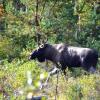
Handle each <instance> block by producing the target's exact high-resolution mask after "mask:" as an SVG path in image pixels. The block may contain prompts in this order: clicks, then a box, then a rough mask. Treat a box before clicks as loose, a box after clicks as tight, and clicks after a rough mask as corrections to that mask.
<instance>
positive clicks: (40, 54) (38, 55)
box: [29, 44, 47, 62]
mask: <svg viewBox="0 0 100 100" xmlns="http://www.w3.org/2000/svg"><path fill="white" fill-rule="evenodd" d="M46 47H47V44H43V45H40V46H39V48H38V49H36V50H34V51H33V52H32V54H31V55H30V57H29V59H30V60H35V59H37V60H38V61H39V62H44V61H45V59H46V58H45V51H46Z"/></svg>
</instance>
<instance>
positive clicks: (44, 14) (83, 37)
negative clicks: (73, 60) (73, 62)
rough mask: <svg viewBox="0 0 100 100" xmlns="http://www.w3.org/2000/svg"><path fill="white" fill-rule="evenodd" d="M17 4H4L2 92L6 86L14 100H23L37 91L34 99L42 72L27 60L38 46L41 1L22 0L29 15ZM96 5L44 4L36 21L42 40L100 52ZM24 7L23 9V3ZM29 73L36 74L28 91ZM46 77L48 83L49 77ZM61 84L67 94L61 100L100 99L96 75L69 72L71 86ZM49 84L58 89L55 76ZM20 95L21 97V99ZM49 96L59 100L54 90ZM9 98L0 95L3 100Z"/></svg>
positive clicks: (91, 0) (65, 0)
mask: <svg viewBox="0 0 100 100" xmlns="http://www.w3.org/2000/svg"><path fill="white" fill-rule="evenodd" d="M13 1H14V0H9V2H7V0H2V1H1V3H2V4H1V8H2V9H3V10H2V9H1V17H0V89H1V87H2V88H3V90H5V91H6V92H7V93H8V95H9V96H10V99H11V100H14V99H17V100H24V99H25V96H26V95H27V92H30V91H34V92H32V95H33V94H34V95H35V89H36V90H37V89H38V88H39V84H40V80H41V79H40V78H39V75H40V72H42V71H43V70H42V71H41V70H40V68H39V66H38V65H37V63H36V62H29V61H28V56H29V54H30V52H31V51H32V50H33V49H35V48H36V47H37V32H38V31H37V30H36V0H19V1H20V3H21V4H23V5H24V6H25V7H26V8H27V9H26V11H22V8H21V9H20V10H17V9H16V8H15V6H14V5H13ZM15 1H17V0H15ZM97 1H98V0H39V3H38V5H39V6H38V12H37V13H38V14H37V15H38V16H37V17H38V20H39V28H40V30H39V33H40V35H42V36H41V37H42V38H43V39H45V37H47V38H48V42H49V43H61V42H64V43H67V44H70V45H74V46H83V47H90V48H95V49H97V50H98V51H100V30H99V28H100V20H99V18H100V14H97V12H96V11H97V10H98V9H96V7H97V6H99V5H98V2H97ZM19 7H22V5H21V6H20V4H19ZM2 11H3V12H2ZM4 11H5V12H4ZM98 67H99V64H98ZM27 71H31V73H32V86H31V87H28V86H27V75H26V73H27ZM44 74H45V78H46V77H47V73H44ZM74 77H76V78H74ZM60 81H61V82H60V84H59V86H60V87H62V88H60V89H59V91H63V93H60V94H61V95H59V96H58V100H66V99H67V100H74V99H76V98H77V100H80V99H82V100H91V99H93V100H94V99H95V98H96V99H97V100H98V98H99V88H100V84H99V83H100V79H99V77H98V75H97V74H94V75H84V72H83V71H81V69H79V70H74V72H73V73H71V72H69V71H68V81H67V83H64V81H63V79H61V80H60ZM50 83H54V85H55V84H56V82H55V77H54V81H53V80H50ZM33 86H34V87H33ZM52 86H53V85H52ZM65 86H66V88H65ZM16 91H17V92H18V91H20V93H21V94H20V95H19V94H18V96H17V93H15V92H16ZM23 91H24V94H23V93H22V92H23ZM44 91H45V89H44ZM44 91H42V92H43V93H44ZM40 94H41V93H40ZM46 94H49V95H50V98H54V88H53V92H52V91H50V90H49V92H48V91H46ZM15 95H16V96H15ZM5 98H6V96H5ZM5 98H4V96H3V93H1V91H0V99H1V100H2V99H5ZM62 98H63V99H62ZM6 99H7V98H6Z"/></svg>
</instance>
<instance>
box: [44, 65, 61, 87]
mask: <svg viewBox="0 0 100 100" xmlns="http://www.w3.org/2000/svg"><path fill="white" fill-rule="evenodd" d="M59 71H60V69H58V68H56V67H55V68H54V69H53V70H52V71H50V72H49V74H48V77H47V79H46V81H45V83H44V84H43V86H42V87H44V86H46V85H47V84H48V81H49V79H50V77H51V76H52V75H55V74H57V73H58V72H59Z"/></svg>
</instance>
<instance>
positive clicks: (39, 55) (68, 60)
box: [29, 43, 98, 75]
mask: <svg viewBox="0 0 100 100" xmlns="http://www.w3.org/2000/svg"><path fill="white" fill-rule="evenodd" d="M29 59H30V60H32V59H34V60H35V59H37V60H38V61H39V62H45V60H49V61H51V62H53V63H54V64H55V65H56V70H55V69H54V70H52V74H53V73H56V72H57V70H58V69H61V70H62V72H63V73H64V74H65V75H66V71H65V70H66V68H68V69H71V68H73V67H75V68H77V67H82V68H83V69H84V70H86V71H87V72H92V73H94V72H95V71H96V65H97V62H98V52H97V51H96V50H95V49H91V48H83V47H74V46H69V45H67V44H64V43H60V44H53V45H51V44H48V43H45V44H43V45H41V46H40V47H39V48H38V49H37V50H34V51H33V52H32V54H31V55H30V57H29Z"/></svg>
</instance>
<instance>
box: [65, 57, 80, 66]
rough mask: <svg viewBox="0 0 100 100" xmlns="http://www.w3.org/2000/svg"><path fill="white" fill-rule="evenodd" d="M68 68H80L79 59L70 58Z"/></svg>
mask: <svg viewBox="0 0 100 100" xmlns="http://www.w3.org/2000/svg"><path fill="white" fill-rule="evenodd" d="M67 62H68V63H67V64H68V65H67V66H68V67H80V66H81V61H80V58H79V57H74V58H71V59H69V60H68V61H67Z"/></svg>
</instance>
